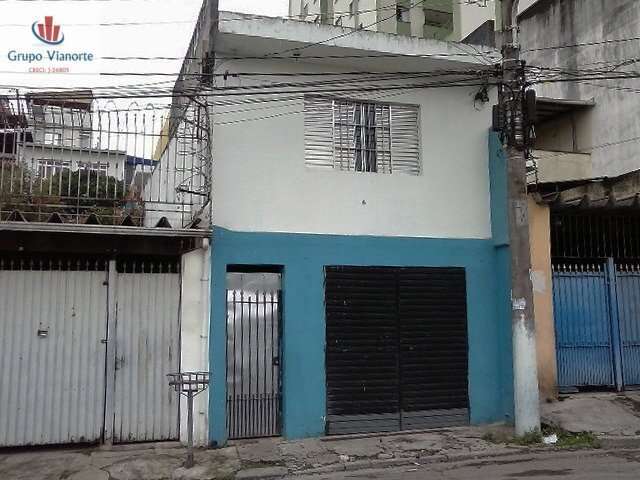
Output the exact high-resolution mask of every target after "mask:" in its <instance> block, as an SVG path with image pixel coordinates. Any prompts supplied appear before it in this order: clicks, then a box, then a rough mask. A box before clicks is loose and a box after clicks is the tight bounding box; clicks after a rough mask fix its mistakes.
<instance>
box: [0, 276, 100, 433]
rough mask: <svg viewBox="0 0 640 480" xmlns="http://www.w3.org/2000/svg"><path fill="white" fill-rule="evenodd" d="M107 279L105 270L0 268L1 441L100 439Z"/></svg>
mask: <svg viewBox="0 0 640 480" xmlns="http://www.w3.org/2000/svg"><path fill="white" fill-rule="evenodd" d="M105 280H106V272H104V271H46V270H45V271H17V270H0V305H1V306H2V307H1V309H0V446H20V445H36V444H37V445H45V444H58V443H75V442H94V441H98V440H99V439H100V437H101V434H102V426H103V416H104V379H105V377H104V371H105V345H104V344H103V343H101V340H103V339H104V338H105V337H106V325H107V308H106V305H107V287H106V285H103V283H104V281H105ZM39 331H40V335H38V332H39Z"/></svg>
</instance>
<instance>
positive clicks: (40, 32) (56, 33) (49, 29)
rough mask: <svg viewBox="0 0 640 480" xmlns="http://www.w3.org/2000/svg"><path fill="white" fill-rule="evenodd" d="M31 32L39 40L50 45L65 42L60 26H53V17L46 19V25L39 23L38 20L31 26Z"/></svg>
mask: <svg viewBox="0 0 640 480" xmlns="http://www.w3.org/2000/svg"><path fill="white" fill-rule="evenodd" d="M36 27H37V29H36ZM31 31H32V32H33V34H34V35H35V36H36V38H37V39H38V40H40V41H42V42H44V43H48V44H49V45H60V44H61V43H62V42H64V34H61V32H60V25H54V24H53V17H44V23H38V21H37V20H36V21H35V22H33V25H31Z"/></svg>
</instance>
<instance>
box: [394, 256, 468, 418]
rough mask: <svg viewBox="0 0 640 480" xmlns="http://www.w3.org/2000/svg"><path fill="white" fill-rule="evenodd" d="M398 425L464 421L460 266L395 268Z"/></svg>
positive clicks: (464, 340) (464, 306)
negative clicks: (398, 376)
mask: <svg viewBox="0 0 640 480" xmlns="http://www.w3.org/2000/svg"><path fill="white" fill-rule="evenodd" d="M398 320H399V324H400V382H401V385H400V387H401V390H400V398H401V408H402V417H401V421H402V422H401V428H402V429H403V430H416V429H422V428H436V427H452V426H457V425H466V424H468V423H469V395H468V384H469V374H468V357H469V355H468V341H467V288H466V279H465V271H464V269H463V268H404V269H401V270H400V271H399V272H398Z"/></svg>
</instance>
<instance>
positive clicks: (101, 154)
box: [0, 99, 211, 228]
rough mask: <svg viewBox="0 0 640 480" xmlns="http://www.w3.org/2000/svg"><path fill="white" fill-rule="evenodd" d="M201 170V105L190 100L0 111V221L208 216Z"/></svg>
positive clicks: (122, 221)
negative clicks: (178, 104) (172, 104)
mask: <svg viewBox="0 0 640 480" xmlns="http://www.w3.org/2000/svg"><path fill="white" fill-rule="evenodd" d="M48 110H52V111H57V113H58V114H57V115H49V114H48V113H51V112H48ZM78 119H81V120H78ZM210 175H211V156H210V144H209V129H208V117H207V111H206V106H205V105H203V104H201V103H197V102H195V101H190V102H187V103H186V104H185V106H184V108H182V109H170V108H151V107H147V108H144V107H139V106H138V105H137V104H133V105H131V106H130V107H129V108H127V109H118V108H115V107H114V108H108V107H106V108H101V109H96V110H92V111H89V112H87V111H84V112H82V115H80V114H79V112H75V111H74V110H73V109H65V108H64V106H62V107H61V106H59V105H56V106H53V105H51V106H47V105H44V106H38V109H37V111H36V112H35V113H34V110H33V106H32V105H29V104H28V102H27V101H26V100H22V99H21V100H15V101H12V102H11V104H9V105H5V106H4V108H3V109H2V110H0V222H1V221H24V222H49V223H78V224H83V223H87V224H104V225H127V226H145V227H153V226H171V227H174V228H186V227H189V226H191V225H193V223H194V222H199V221H201V219H202V217H205V218H208V216H207V215H205V214H204V210H206V209H207V208H208V206H209V205H210V203H209V202H210V190H211V188H210V186H211V179H210ZM200 226H203V225H202V224H201V225H200Z"/></svg>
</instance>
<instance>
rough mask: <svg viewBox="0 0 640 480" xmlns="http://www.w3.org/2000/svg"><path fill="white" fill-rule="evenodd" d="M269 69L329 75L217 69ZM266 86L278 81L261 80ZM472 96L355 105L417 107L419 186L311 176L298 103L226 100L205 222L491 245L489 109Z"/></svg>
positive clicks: (411, 95)
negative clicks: (483, 241)
mask: <svg viewBox="0 0 640 480" xmlns="http://www.w3.org/2000/svg"><path fill="white" fill-rule="evenodd" d="M277 68H280V69H282V71H289V72H291V71H296V69H297V70H301V69H302V70H306V71H313V70H314V69H315V70H317V69H320V71H326V70H327V67H326V66H324V67H323V66H309V65H308V64H307V65H304V64H301V63H295V64H294V63H291V64H288V63H286V62H283V61H279V62H278V63H277V65H273V64H272V63H270V62H267V61H264V60H261V61H256V62H249V61H243V62H242V64H241V65H235V64H234V63H233V62H231V61H228V62H225V63H224V69H225V70H229V72H233V71H234V70H235V71H246V72H257V71H260V70H269V69H270V70H271V71H274V70H275V69H277ZM240 81H241V82H242V84H243V85H249V84H251V83H250V82H249V81H247V80H246V79H242V80H240ZM269 81H270V82H277V81H279V78H278V77H275V78H274V77H269ZM220 86H223V85H220ZM476 90H477V87H467V88H442V89H429V90H419V91H416V90H410V91H406V90H405V91H398V90H395V91H391V92H389V91H386V92H377V93H373V94H369V95H367V96H362V98H367V99H380V100H385V101H389V102H400V103H403V102H404V103H411V104H419V105H420V112H421V131H422V135H421V143H422V164H423V173H422V175H420V176H410V175H403V174H391V175H389V174H375V173H349V172H340V171H334V170H326V171H321V170H317V169H311V168H309V167H306V166H305V161H304V160H305V159H304V127H303V121H304V116H303V113H302V111H303V102H302V97H301V96H297V97H296V98H295V99H293V100H288V101H283V102H279V103H275V104H274V103H273V102H271V103H259V104H242V105H228V104H227V105H224V104H222V102H229V100H228V99H219V98H218V99H217V100H216V101H217V102H218V104H217V105H215V106H214V110H215V112H216V113H215V116H214V135H213V138H214V140H213V144H214V172H213V191H214V207H213V208H214V210H213V222H214V223H215V224H216V225H218V226H221V227H224V228H228V229H232V230H238V231H258V232H296V233H318V234H345V235H382V236H411V237H447V238H488V237H490V235H491V229H490V206H489V178H488V147H487V143H488V140H487V135H488V130H489V126H490V122H491V108H490V105H486V106H485V107H484V108H483V109H481V110H480V111H478V110H476V109H474V105H473V95H474V93H475V92H476ZM352 96H353V95H352ZM381 97H383V98H381ZM253 99H255V97H253ZM238 100H241V98H239V97H233V101H238ZM245 100H248V99H245Z"/></svg>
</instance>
